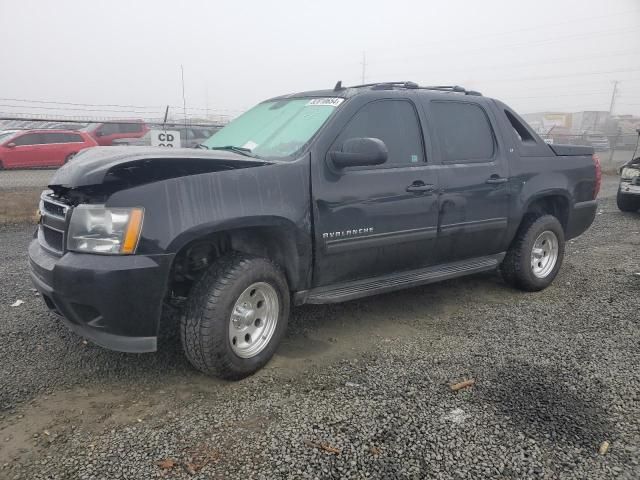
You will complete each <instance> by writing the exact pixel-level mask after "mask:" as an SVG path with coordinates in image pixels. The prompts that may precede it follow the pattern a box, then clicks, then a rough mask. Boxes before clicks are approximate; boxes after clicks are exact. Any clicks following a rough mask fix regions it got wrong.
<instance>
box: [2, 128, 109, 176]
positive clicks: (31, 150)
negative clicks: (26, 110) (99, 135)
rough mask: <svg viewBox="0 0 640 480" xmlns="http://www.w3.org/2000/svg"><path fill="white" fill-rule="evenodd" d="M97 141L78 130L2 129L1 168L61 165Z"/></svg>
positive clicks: (93, 145) (94, 144)
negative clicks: (12, 130) (10, 130)
mask: <svg viewBox="0 0 640 480" xmlns="http://www.w3.org/2000/svg"><path fill="white" fill-rule="evenodd" d="M97 145H98V144H97V142H96V141H95V140H94V139H93V138H92V137H91V135H89V134H88V133H86V132H79V131H76V130H24V131H21V132H10V133H7V134H4V135H3V134H2V132H0V169H3V168H29V167H59V166H60V165H63V164H64V163H66V162H67V160H69V159H70V158H71V157H73V156H74V155H75V154H76V153H78V152H79V151H80V150H82V149H83V148H88V147H95V146H97Z"/></svg>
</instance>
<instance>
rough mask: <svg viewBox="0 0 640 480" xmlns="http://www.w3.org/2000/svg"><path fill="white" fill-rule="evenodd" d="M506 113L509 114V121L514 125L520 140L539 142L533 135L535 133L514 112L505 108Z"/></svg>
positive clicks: (532, 142) (524, 142) (522, 141)
mask: <svg viewBox="0 0 640 480" xmlns="http://www.w3.org/2000/svg"><path fill="white" fill-rule="evenodd" d="M504 114H505V115H506V116H507V119H508V120H509V123H510V124H511V126H512V127H513V131H514V132H515V134H516V136H517V137H518V140H519V141H520V142H521V143H523V144H533V145H535V144H536V143H537V142H536V139H535V138H534V137H533V134H532V133H531V132H530V131H529V129H528V128H527V127H526V125H524V123H522V122H521V121H520V120H518V119H517V118H516V116H515V115H514V114H513V113H511V112H510V111H509V110H505V111H504Z"/></svg>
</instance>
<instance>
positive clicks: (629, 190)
mask: <svg viewBox="0 0 640 480" xmlns="http://www.w3.org/2000/svg"><path fill="white" fill-rule="evenodd" d="M619 190H620V193H622V194H624V195H640V181H636V182H635V183H633V182H620V187H619Z"/></svg>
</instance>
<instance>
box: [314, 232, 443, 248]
mask: <svg viewBox="0 0 640 480" xmlns="http://www.w3.org/2000/svg"><path fill="white" fill-rule="evenodd" d="M437 235H438V228H437V227H421V228H412V229H410V230H398V231H395V232H383V233H373V234H371V235H363V236H359V237H345V238H335V239H329V240H325V251H326V252H327V253H329V254H333V253H343V252H348V251H352V250H357V249H360V248H378V247H386V246H389V245H395V244H398V243H405V242H414V241H419V240H428V239H433V238H436V236H437Z"/></svg>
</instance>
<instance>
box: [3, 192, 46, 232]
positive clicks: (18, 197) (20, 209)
mask: <svg viewBox="0 0 640 480" xmlns="http://www.w3.org/2000/svg"><path fill="white" fill-rule="evenodd" d="M40 193H42V188H41V187H31V188H13V189H3V190H0V224H2V223H13V222H24V221H31V220H33V221H34V222H35V221H36V212H37V209H38V202H39V201H40Z"/></svg>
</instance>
